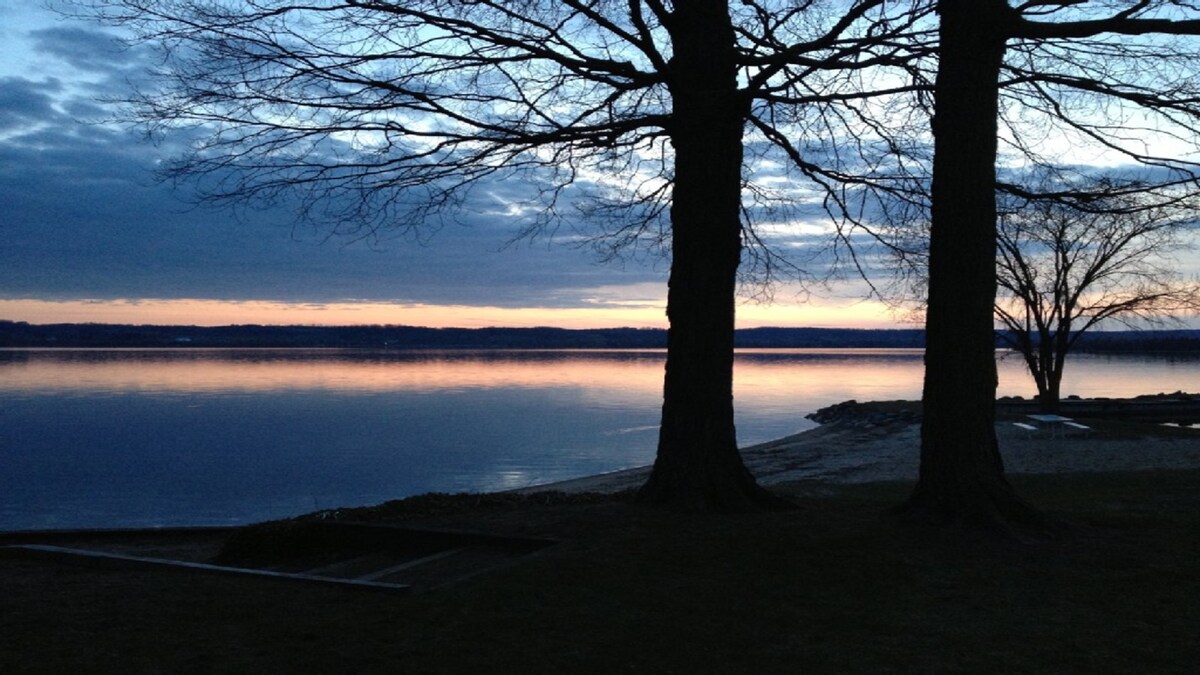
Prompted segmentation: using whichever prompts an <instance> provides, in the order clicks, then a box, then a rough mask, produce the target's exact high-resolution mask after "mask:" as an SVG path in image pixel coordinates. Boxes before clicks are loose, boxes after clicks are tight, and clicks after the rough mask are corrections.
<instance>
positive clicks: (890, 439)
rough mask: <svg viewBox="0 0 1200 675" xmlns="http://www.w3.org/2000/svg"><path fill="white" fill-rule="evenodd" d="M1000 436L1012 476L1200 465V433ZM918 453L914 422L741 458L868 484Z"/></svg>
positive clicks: (813, 436) (792, 440)
mask: <svg viewBox="0 0 1200 675" xmlns="http://www.w3.org/2000/svg"><path fill="white" fill-rule="evenodd" d="M1093 424H1095V423H1093ZM996 432H997V436H998V437H999V440H1000V452H1001V455H1002V456H1003V458H1004V464H1005V470H1006V472H1007V473H1032V474H1053V473H1073V472H1081V471H1136V470H1146V469H1192V468H1200V429H1179V428H1168V427H1162V426H1158V425H1152V424H1138V425H1129V424H1119V425H1095V426H1094V427H1093V428H1092V430H1091V431H1089V432H1087V433H1086V434H1085V433H1072V434H1062V435H1057V436H1055V435H1052V434H1051V433H1049V432H1047V431H1038V432H1034V433H1031V432H1029V431H1026V430H1024V429H1022V428H1019V427H1017V426H1015V425H1013V424H1012V423H1011V422H1007V421H1003V422H1000V423H999V424H997V427H996ZM919 448H920V425H919V424H916V423H911V422H910V423H890V424H880V425H876V426H867V425H862V424H856V423H853V422H835V423H831V424H824V425H821V426H819V427H817V428H815V429H811V430H808V431H805V432H802V433H799V434H795V435H793V436H788V437H786V438H781V439H778V440H774V441H769V442H767V443H761V444H758V445H753V446H749V447H746V448H743V450H742V457H743V459H744V461H745V462H746V466H747V467H748V468H749V469H750V471H751V472H752V473H753V474H754V475H755V476H756V477H757V478H758V481H759V483H760V484H763V485H777V484H780V483H791V482H797V481H809V482H813V483H815V484H819V483H870V482H875V481H909V480H916V478H917V467H918V463H919V456H918V453H919ZM649 472H650V468H649V467H639V468H635V469H628V470H625V471H616V472H613V473H607V474H602V475H598V476H589V477H585V478H579V479H576V480H569V481H563V482H559V483H553V484H550V485H540V486H536V487H530V488H527V489H526V490H523V491H524V492H533V491H538V490H547V489H553V490H561V491H563V492H568V493H571V492H618V491H621V490H625V489H631V488H636V487H638V486H639V485H641V484H642V483H643V482H644V481H645V480H646V477H647V476H648V475H649Z"/></svg>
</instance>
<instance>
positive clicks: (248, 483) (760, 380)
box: [0, 350, 1200, 529]
mask: <svg viewBox="0 0 1200 675" xmlns="http://www.w3.org/2000/svg"><path fill="white" fill-rule="evenodd" d="M1197 365H1200V362H1197V361H1180V360H1167V359H1149V358H1137V357H1123V358H1109V357H1095V356H1086V355H1080V356H1077V357H1075V359H1074V361H1073V363H1072V364H1070V365H1069V371H1068V376H1067V381H1066V382H1065V384H1064V393H1079V394H1082V395H1087V396H1127V395H1136V394H1141V393H1154V392H1159V391H1175V390H1178V389H1183V390H1189V389H1191V390H1195V389H1196V388H1197V387H1196V386H1195V382H1196V377H1195V372H1196V367H1197ZM662 367H663V354H662V353H661V352H655V351H612V352H595V351H570V352H561V351H560V352H465V353H464V352H418V353H411V352H410V353H403V352H400V353H398V352H372V351H339V350H286V351H282V350H281V351H276V350H265V351H264V350H166V351H140V350H117V351H108V350H106V351H87V350H41V351H37V350H34V351H25V350H12V351H0V529H31V528H59V527H124V526H160V525H179V524H206V525H211V524H228V523H245V522H251V521H255V520H262V519H266V518H275V517H283V516H288V515H294V514H297V513H303V512H306V511H312V510H315V509H321V508H333V507H339V506H355V505H362V504H371V503H377V502H380V501H385V500H387V499H393V498H397V497H403V496H407V495H412V494H417V493H421V492H427V491H432V490H435V491H450V492H454V491H464V490H499V489H505V488H514V487H521V486H527V485H532V484H537V483H545V482H550V481H555V480H561V479H565V478H570V477H575V476H581V475H587V474H593V473H600V472H604V471H612V470H616V469H621V468H627V467H631V466H638V465H644V464H648V463H650V462H652V461H653V457H654V445H655V440H656V437H657V426H656V425H657V422H658V413H659V406H660V405H661V391H662ZM1021 368H1022V365H1021V363H1020V362H1019V361H1018V360H1017V359H1002V360H1001V362H1000V394H1001V395H1005V394H1019V395H1025V396H1028V395H1031V393H1032V391H1033V386H1032V383H1031V381H1030V380H1029V378H1028V376H1027V375H1026V374H1025V373H1024V372H1023V371H1022V370H1021ZM921 377H922V370H921V354H920V352H917V351H911V350H747V351H742V352H739V353H738V358H737V361H736V373H735V379H736V386H735V397H736V404H737V409H738V417H737V423H738V435H739V440H740V441H741V443H742V444H743V445H748V444H752V443H757V442H761V441H766V440H770V439H772V438H778V437H781V436H785V435H788V434H792V433H795V432H798V431H802V430H804V429H807V428H810V427H812V426H813V424H812V423H811V422H809V421H807V420H805V419H804V415H805V414H806V413H809V412H812V411H814V410H816V409H817V408H820V407H823V406H826V405H829V404H832V403H836V402H839V401H843V400H846V399H852V398H853V399H858V400H871V399H875V400H882V399H901V398H907V399H912V398H918V397H919V394H920V387H921Z"/></svg>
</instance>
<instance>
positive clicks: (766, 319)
mask: <svg viewBox="0 0 1200 675" xmlns="http://www.w3.org/2000/svg"><path fill="white" fill-rule="evenodd" d="M737 312H738V326H739V327H741V328H755V327H760V326H804V327H830V328H832V327H836V328H896V327H899V326H901V325H902V324H901V322H900V320H899V319H898V317H896V316H895V315H894V314H892V313H891V312H890V311H889V310H888V308H887V307H885V306H884V305H882V304H880V303H875V302H865V301H841V302H838V303H834V302H831V301H814V302H812V303H806V304H788V303H774V304H753V303H747V304H743V305H741V306H739V307H738V309H737ZM0 318H4V319H8V320H11V321H26V322H29V323H35V324H47V323H115V324H156V325H188V326H222V325H235V324H261V325H321V326H348V325H405V326H428V327H430V328H451V327H453V328H483V327H493V326H499V327H512V328H529V327H535V326H555V327H560V328H576V329H583V328H613V327H631V328H665V327H666V326H667V318H666V312H665V302H662V303H660V304H657V305H655V304H650V303H629V304H597V305H594V306H590V307H570V308H559V307H519V308H514V307H493V306H487V305H432V304H392V303H382V302H340V303H287V302H272V301H262V300H247V301H228V300H204V299H195V300H157V299H144V300H142V299H139V300H106V301H99V300H68V301H47V300H30V299H20V300H3V299H0Z"/></svg>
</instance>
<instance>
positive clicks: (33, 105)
mask: <svg viewBox="0 0 1200 675" xmlns="http://www.w3.org/2000/svg"><path fill="white" fill-rule="evenodd" d="M61 90H62V83H61V82H58V81H57V80H50V81H48V82H33V81H30V80H26V79H22V78H16V77H5V78H2V79H0V132H5V131H18V130H21V129H27V128H31V127H35V126H37V125H39V124H42V123H44V122H46V121H47V120H51V119H54V118H57V117H60V116H61V113H59V111H58V110H57V109H55V107H54V96H53V95H52V94H53V93H55V92H58V91H61Z"/></svg>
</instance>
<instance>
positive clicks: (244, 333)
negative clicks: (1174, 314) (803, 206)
mask: <svg viewBox="0 0 1200 675" xmlns="http://www.w3.org/2000/svg"><path fill="white" fill-rule="evenodd" d="M735 343H736V345H737V346H738V347H741V348H762V349H803V348H809V349H811V348H858V349H866V348H875V349H900V348H921V347H923V346H924V344H925V332H924V331H923V330H921V329H915V328H912V329H905V328H900V329H857V328H744V329H740V330H738V331H737V333H736V336H735ZM666 346H667V331H666V330H663V329H656V328H595V329H566V328H424V327H419V326H378V325H364V326H262V325H236V326H142V325H123V324H98V323H62V324H30V323H26V322H22V321H4V320H0V348H10V349H11V348H48V347H61V348H169V347H176V348H178V347H193V348H278V349H287V348H293V349H294V348H310V349H316V348H345V349H351V348H359V349H361V348H370V349H662V348H665V347H666ZM1079 349H1080V350H1086V351H1104V352H1129V351H1167V352H1178V351H1188V352H1200V330H1153V331H1108V332H1096V333H1088V334H1086V335H1084V336H1083V339H1082V340H1081V344H1080V346H1079Z"/></svg>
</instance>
